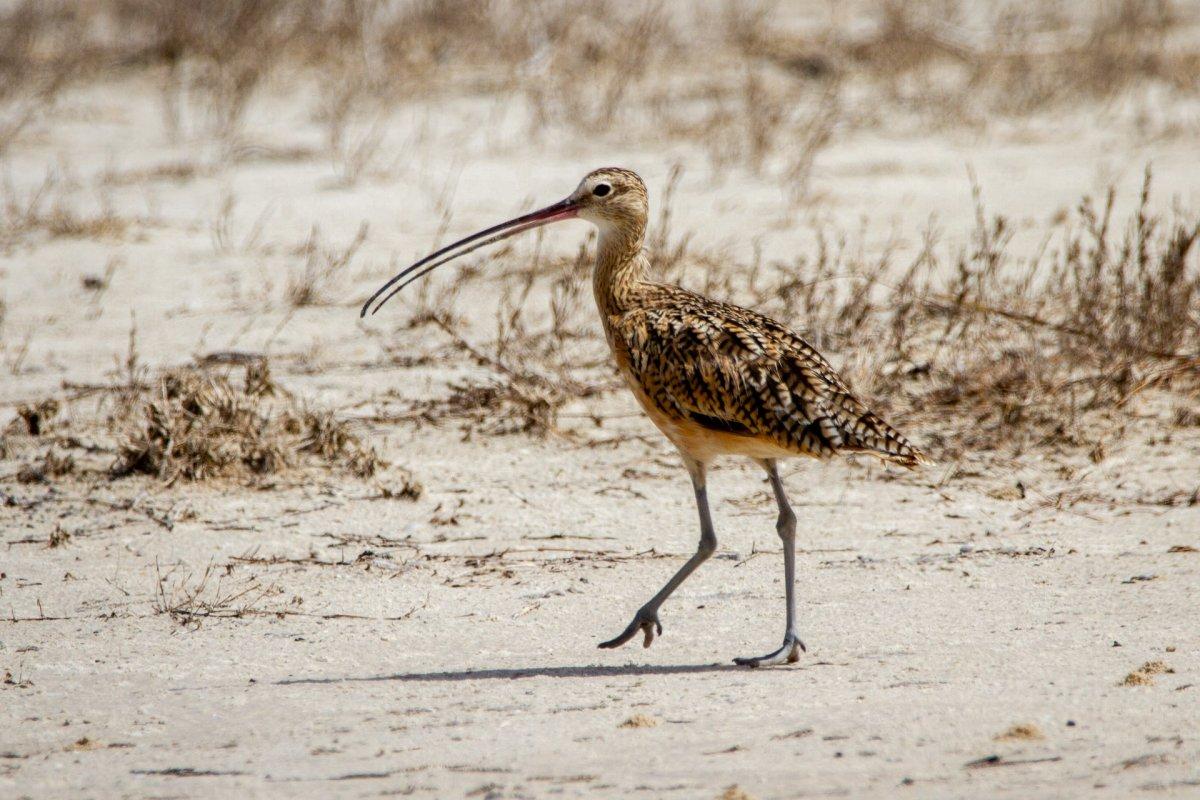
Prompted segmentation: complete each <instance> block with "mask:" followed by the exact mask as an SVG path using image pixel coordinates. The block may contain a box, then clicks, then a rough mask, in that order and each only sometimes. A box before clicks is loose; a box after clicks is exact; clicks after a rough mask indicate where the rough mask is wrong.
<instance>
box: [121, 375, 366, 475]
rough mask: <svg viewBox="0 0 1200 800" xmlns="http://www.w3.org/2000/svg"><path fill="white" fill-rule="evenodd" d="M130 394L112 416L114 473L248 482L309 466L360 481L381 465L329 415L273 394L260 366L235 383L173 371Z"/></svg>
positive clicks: (279, 393)
mask: <svg viewBox="0 0 1200 800" xmlns="http://www.w3.org/2000/svg"><path fill="white" fill-rule="evenodd" d="M132 394H133V396H132V397H130V398H129V399H128V401H127V402H126V403H124V404H123V406H124V407H125V408H124V411H123V412H122V413H119V414H118V415H117V416H115V417H114V419H113V425H114V427H115V429H116V431H117V432H118V434H119V443H118V455H117V458H116V461H115V463H114V464H113V466H112V469H111V471H112V474H113V475H116V476H123V475H130V474H134V473H141V474H147V475H153V476H155V477H157V478H159V479H161V480H163V481H165V482H167V483H168V484H172V483H175V482H177V481H203V480H211V479H235V480H239V479H240V480H247V479H254V478H258V477H261V476H265V475H272V474H277V473H281V472H285V471H286V470H288V469H291V468H294V467H299V466H303V465H305V464H306V463H315V464H318V465H323V466H327V467H333V468H336V469H341V470H344V471H346V472H348V473H350V474H353V475H355V476H358V477H363V478H366V477H371V476H373V475H375V473H376V472H377V471H378V470H379V469H380V468H381V467H383V466H385V464H384V462H383V461H382V460H381V459H380V458H379V457H378V455H377V454H376V453H375V451H374V450H373V449H371V448H369V447H367V446H366V445H364V444H363V443H362V442H361V441H360V440H359V439H358V437H357V436H355V435H354V434H353V433H351V432H350V430H349V429H348V427H347V425H346V423H345V422H342V421H339V420H338V419H336V417H334V416H333V414H332V413H330V412H328V411H322V410H314V409H311V408H308V407H306V406H304V405H303V404H301V403H299V402H297V401H296V400H295V399H294V398H293V397H291V396H290V395H287V394H284V393H281V392H277V390H276V388H275V386H274V384H273V382H271V380H270V377H269V373H268V372H267V371H266V370H265V367H264V366H261V365H258V366H256V365H250V366H248V367H247V369H246V372H245V375H244V377H243V380H242V381H241V382H240V383H235V382H234V381H232V380H230V379H229V377H227V376H226V375H223V374H218V373H214V372H210V371H206V370H203V369H195V368H187V369H177V370H173V371H171V372H168V373H166V374H165V375H163V376H162V377H160V378H159V379H158V380H157V381H155V382H154V383H153V385H152V386H151V387H150V388H149V389H148V390H146V391H134V392H133V393H132Z"/></svg>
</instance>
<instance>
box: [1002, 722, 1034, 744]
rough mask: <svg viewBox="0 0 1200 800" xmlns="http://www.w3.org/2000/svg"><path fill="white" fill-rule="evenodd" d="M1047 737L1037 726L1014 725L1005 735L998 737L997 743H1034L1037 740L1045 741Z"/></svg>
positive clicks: (1029, 724)
mask: <svg viewBox="0 0 1200 800" xmlns="http://www.w3.org/2000/svg"><path fill="white" fill-rule="evenodd" d="M1045 738H1046V737H1045V735H1044V734H1043V733H1042V731H1041V729H1040V728H1038V726H1037V725H1033V724H1031V723H1025V724H1021V725H1013V726H1012V727H1011V728H1009V729H1008V730H1006V731H1005V732H1004V733H1001V734H997V735H996V741H1005V740H1012V741H1034V740H1037V739H1045Z"/></svg>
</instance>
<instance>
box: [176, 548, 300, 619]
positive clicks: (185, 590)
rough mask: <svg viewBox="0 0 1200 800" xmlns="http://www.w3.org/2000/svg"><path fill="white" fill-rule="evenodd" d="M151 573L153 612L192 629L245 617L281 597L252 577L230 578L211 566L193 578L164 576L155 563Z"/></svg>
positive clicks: (274, 587)
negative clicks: (217, 620) (207, 622)
mask: <svg viewBox="0 0 1200 800" xmlns="http://www.w3.org/2000/svg"><path fill="white" fill-rule="evenodd" d="M154 572H155V589H154V603H153V605H154V610H155V611H156V612H158V613H160V614H167V615H169V616H170V617H171V618H172V619H173V620H175V621H176V622H178V623H179V624H180V625H183V626H186V627H190V628H193V629H194V628H198V627H200V624H201V623H202V622H203V621H204V620H205V619H213V618H217V619H221V618H224V619H230V618H233V619H237V618H241V617H244V616H246V615H247V614H250V613H252V612H254V611H257V610H260V609H259V605H260V604H261V603H262V602H263V601H264V600H266V599H268V598H270V597H275V596H277V595H279V594H281V593H282V589H280V588H279V587H278V586H277V585H276V584H273V583H271V584H263V583H261V582H259V580H258V579H257V578H255V577H253V576H250V577H248V578H243V579H234V578H231V577H230V572H231V571H230V570H229V569H223V570H219V569H218V568H216V567H215V566H214V565H213V564H212V563H209V565H208V566H207V567H205V569H204V572H202V573H201V574H200V575H199V577H196V578H193V576H192V575H191V574H186V575H180V574H176V570H175V569H171V570H168V571H167V573H166V574H165V575H164V574H163V573H162V571H161V569H160V568H159V565H158V562H157V560H156V561H155V562H154Z"/></svg>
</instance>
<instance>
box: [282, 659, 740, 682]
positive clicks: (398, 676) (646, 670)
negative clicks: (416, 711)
mask: <svg viewBox="0 0 1200 800" xmlns="http://www.w3.org/2000/svg"><path fill="white" fill-rule="evenodd" d="M745 670H746V668H745V667H739V666H737V665H734V664H662V665H655V664H625V665H623V666H601V665H593V666H581V667H523V668H514V669H469V670H458V671H447V672H398V673H395V674H392V675H343V676H330V677H313V678H285V679H284V680H280V681H275V685H276V686H296V685H304V684H327V683H381V682H386V681H397V682H400V683H422V682H429V683H456V682H460V681H497V680H518V679H520V678H614V677H627V676H644V675H697V674H702V673H706V672H741V671H745Z"/></svg>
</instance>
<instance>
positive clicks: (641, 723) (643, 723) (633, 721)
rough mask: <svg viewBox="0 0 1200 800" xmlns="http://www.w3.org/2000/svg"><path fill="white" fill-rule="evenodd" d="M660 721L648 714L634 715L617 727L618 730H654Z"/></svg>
mask: <svg viewBox="0 0 1200 800" xmlns="http://www.w3.org/2000/svg"><path fill="white" fill-rule="evenodd" d="M660 724H662V721H661V720H659V719H658V718H656V717H652V716H650V715H648V714H634V715H633V716H632V717H630V718H629V719H627V720H625V721H624V722H622V723H621V724H620V725H618V726H617V727H618V728H656V727H658V726H659V725H660Z"/></svg>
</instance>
